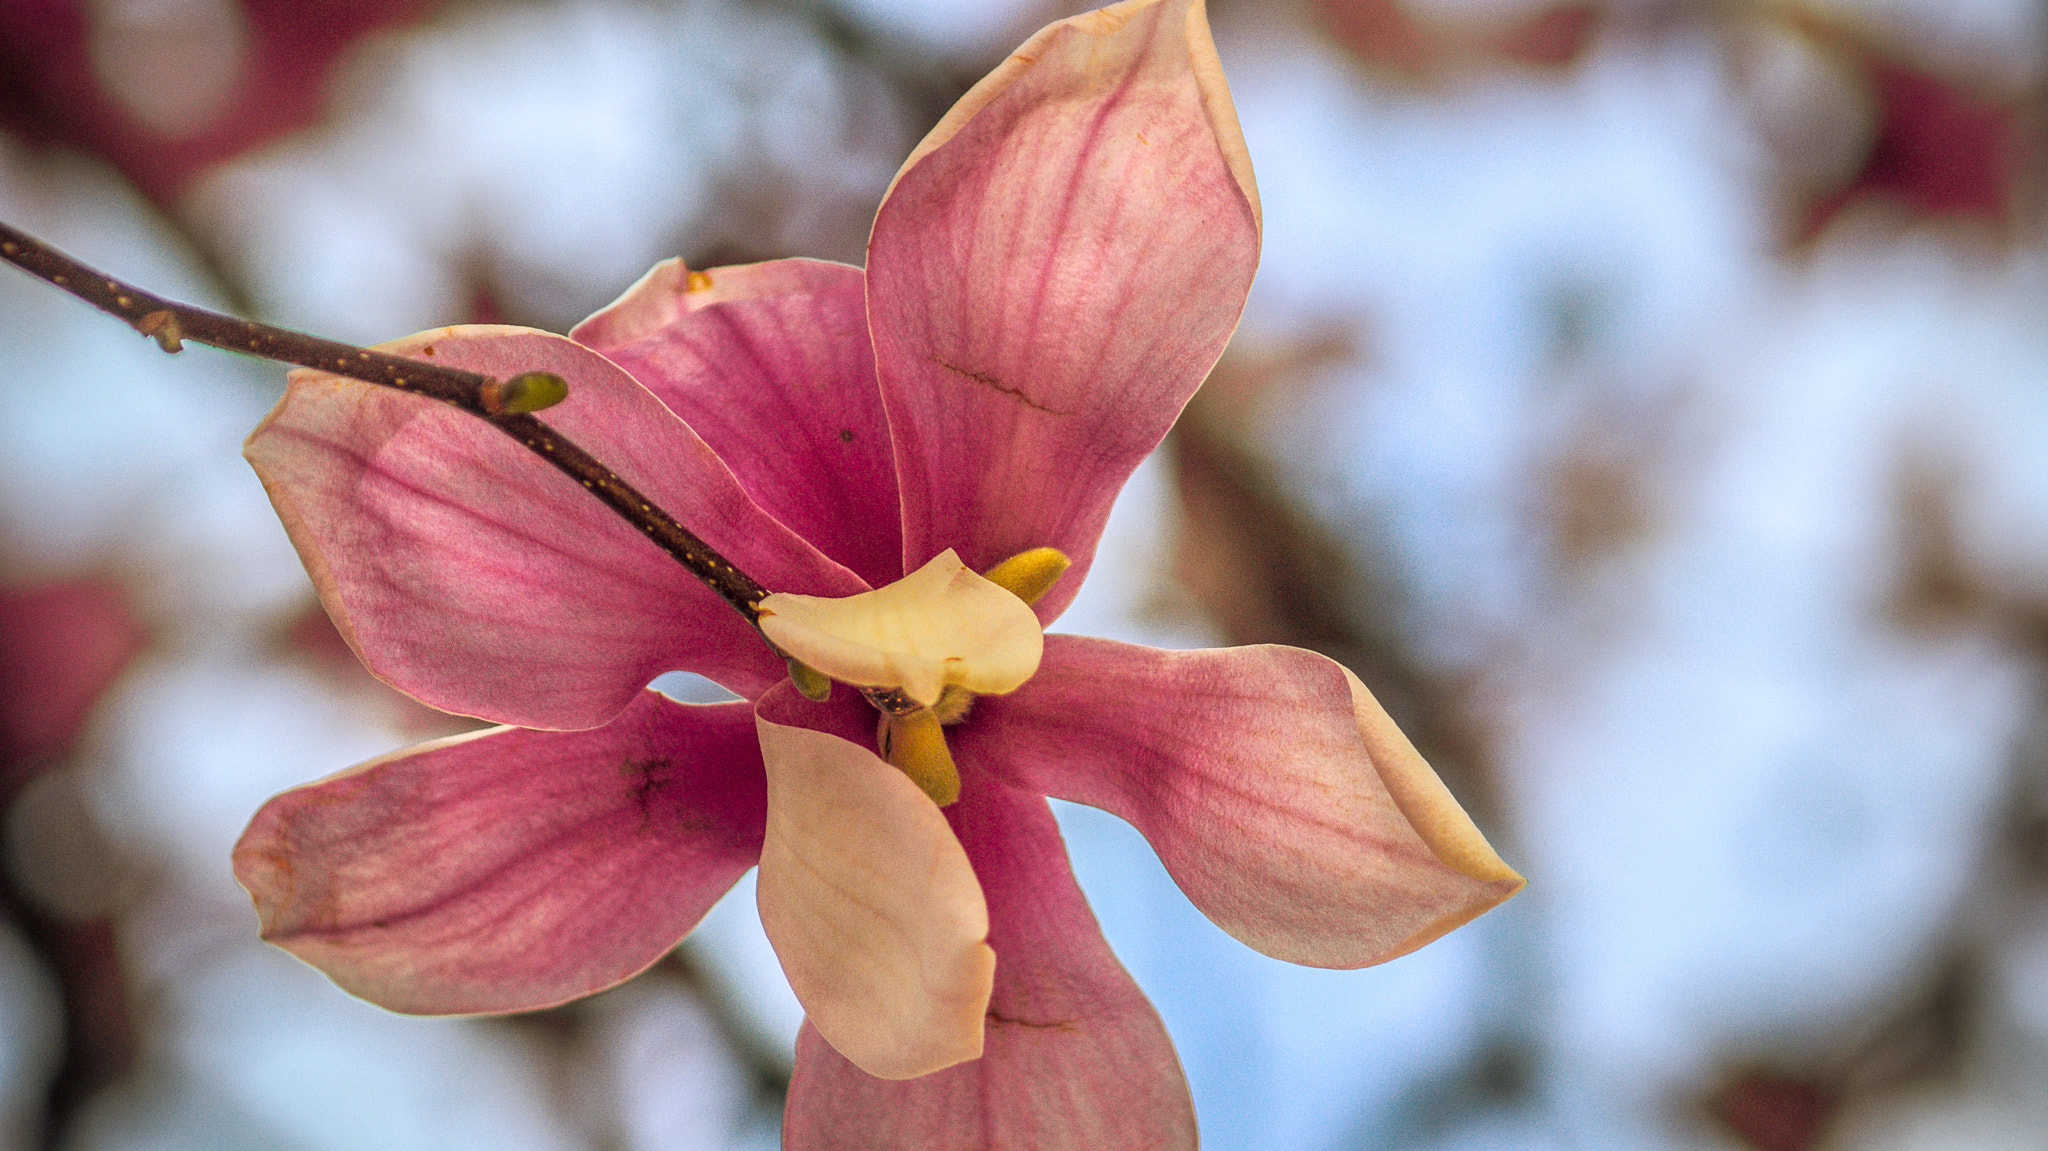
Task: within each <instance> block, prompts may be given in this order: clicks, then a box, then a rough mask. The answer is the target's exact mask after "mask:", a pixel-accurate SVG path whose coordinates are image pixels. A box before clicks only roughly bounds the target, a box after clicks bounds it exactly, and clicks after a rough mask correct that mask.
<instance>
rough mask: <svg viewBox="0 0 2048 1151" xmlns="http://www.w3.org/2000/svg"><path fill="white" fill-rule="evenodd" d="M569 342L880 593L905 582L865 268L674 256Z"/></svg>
mask: <svg viewBox="0 0 2048 1151" xmlns="http://www.w3.org/2000/svg"><path fill="white" fill-rule="evenodd" d="M570 337H571V338H572V339H575V340H578V341H580V342H582V343H584V344H586V345H588V346H590V347H593V348H596V349H597V350H598V351H600V352H603V353H604V354H605V355H606V356H609V357H610V358H611V359H612V360H613V361H615V362H616V363H617V364H618V365H619V366H620V367H623V368H625V369H626V370H627V371H628V372H631V373H632V374H633V378H635V379H637V380H639V381H640V382H641V383H642V384H645V385H646V386H647V388H648V390H650V391H652V392H653V393H654V394H655V395H657V396H659V397H661V400H662V402H663V403H665V404H667V405H668V406H669V407H670V408H671V409H673V410H674V411H675V413H676V414H677V415H679V416H681V417H682V418H683V422H684V423H687V424H689V425H690V427H691V428H692V429H694V430H695V431H696V432H697V434H698V435H700V436H703V437H704V441H705V442H706V443H708V444H710V445H711V447H712V449H713V450H714V451H716V452H717V453H718V455H719V458H721V459H723V460H724V461H725V462H726V464H727V465H728V466H730V467H731V468H732V470H733V473H734V474H735V475H737V476H738V477H739V479H740V483H741V484H742V485H744V486H745V488H746V490H747V494H748V495H750V496H752V497H753V498H754V501H755V502H756V503H758V504H760V505H761V506H762V507H763V508H766V509H767V510H768V512H769V514H771V515H773V516H774V517H775V518H776V519H779V520H781V521H782V522H783V523H784V524H787V525H788V526H789V527H790V528H791V529H793V530H794V531H796V533H797V534H798V535H801V536H803V537H804V538H805V539H807V540H809V541H811V542H812V543H814V544H816V545H818V547H819V548H821V549H823V550H824V552H825V553H826V554H827V555H830V556H831V557H832V558H834V559H836V560H838V561H839V562H840V563H843V564H845V565H846V566H847V567H849V568H852V569H853V570H854V571H856V572H858V573H860V576H861V578H863V579H865V580H867V581H868V582H869V583H871V584H873V585H875V586H876V587H880V586H882V585H883V584H885V583H888V582H889V581H891V580H894V579H895V578H896V577H898V576H900V575H902V574H903V555H902V551H903V547H902V528H901V526H900V523H899V520H900V518H901V517H900V512H899V509H898V504H897V499H896V470H895V461H894V457H893V455H892V453H891V450H890V446H889V424H888V419H887V417H885V416H884V415H883V414H882V394H881V392H880V391H879V390H878V389H877V387H876V384H875V357H874V353H873V351H872V350H871V348H870V345H869V342H868V318H867V298H866V284H865V282H864V280H863V278H862V276H861V271H860V269H859V268H852V267H848V266H847V265H845V264H831V263H826V262H824V261H821V260H776V261H773V262H771V263H766V264H748V265H743V266H740V267H732V268H713V269H711V270H710V271H708V272H692V271H690V270H689V269H688V268H686V267H685V266H684V265H683V262H682V261H681V260H669V261H667V262H665V263H662V264H659V265H657V266H656V267H655V268H654V270H653V271H651V272H649V273H647V275H646V276H645V277H644V278H642V279H641V281H640V282H639V283H638V284H635V285H634V286H633V287H632V289H631V290H629V291H628V292H627V293H626V294H625V295H624V296H621V297H620V298H619V300H618V301H617V302H616V303H614V304H612V305H611V306H610V307H608V308H606V309H605V310H604V311H602V312H599V313H598V314H597V315H595V316H592V317H591V318H590V319H588V320H585V321H584V322H583V323H582V324H580V325H578V326H577V328H576V330H575V331H573V332H571V333H570Z"/></svg>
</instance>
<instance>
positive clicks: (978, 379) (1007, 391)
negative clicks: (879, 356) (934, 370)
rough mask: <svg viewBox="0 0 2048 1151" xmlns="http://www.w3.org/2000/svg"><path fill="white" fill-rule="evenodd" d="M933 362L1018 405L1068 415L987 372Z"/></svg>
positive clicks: (944, 362) (942, 362)
mask: <svg viewBox="0 0 2048 1151" xmlns="http://www.w3.org/2000/svg"><path fill="white" fill-rule="evenodd" d="M932 362H933V363H935V364H937V365H939V366H940V367H942V368H944V369H946V370H947V371H949V372H954V373H956V374H958V375H960V376H963V377H965V378H967V379H970V380H973V381H974V382H975V383H977V384H980V385H982V386H983V387H988V388H993V389H995V390H996V391H998V392H1001V393H1003V394H1004V395H1006V396H1009V397H1011V398H1012V399H1015V400H1016V401H1017V402H1018V403H1021V404H1023V405H1024V406H1025V407H1028V408H1035V409H1037V410H1039V411H1041V412H1044V413H1045V414H1046V415H1049V416H1064V415H1066V414H1067V413H1066V412H1063V411H1061V410H1059V409H1058V408H1049V407H1046V406H1045V405H1044V404H1041V403H1039V402H1038V401H1037V400H1034V399H1032V398H1031V397H1030V396H1028V395H1026V394H1025V393H1024V389H1022V388H1018V387H1012V386H1011V385H1009V384H1006V383H1004V382H1003V381H1001V380H999V379H997V378H996V377H994V376H992V375H989V374H988V373H987V372H977V371H975V370H973V369H972V368H963V367H961V366H960V365H958V364H954V363H948V362H947V361H945V360H942V359H940V358H939V357H937V356H933V357H932Z"/></svg>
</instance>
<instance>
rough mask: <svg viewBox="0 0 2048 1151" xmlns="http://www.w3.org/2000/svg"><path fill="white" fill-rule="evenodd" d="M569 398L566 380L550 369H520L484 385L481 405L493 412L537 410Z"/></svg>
mask: <svg viewBox="0 0 2048 1151" xmlns="http://www.w3.org/2000/svg"><path fill="white" fill-rule="evenodd" d="M568 398H569V381H567V380H565V379H563V378H562V377H560V376H558V375H556V374H554V373H553V372H521V373H520V374H518V375H516V376H513V377H512V378H511V379H509V380H504V381H502V382H500V383H498V384H496V385H495V386H487V387H485V388H484V407H486V408H488V409H490V411H491V413H492V414H493V415H509V414H514V413H518V414H524V413H526V412H537V411H540V410H541V409H542V408H552V407H554V406H555V405H556V404H559V403H561V402H562V401H563V400H566V399H568Z"/></svg>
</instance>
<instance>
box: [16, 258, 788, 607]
mask: <svg viewBox="0 0 2048 1151" xmlns="http://www.w3.org/2000/svg"><path fill="white" fill-rule="evenodd" d="M0 257H5V258H6V260H7V261H8V262H9V263H11V264H14V265H15V266H17V267H19V268H21V269H23V270H25V271H27V272H30V273H32V274H34V275H36V276H40V277H42V278H43V279H45V280H48V281H49V282H50V283H52V284H55V285H56V286H57V287H59V288H62V289H64V290H65V291H67V292H69V293H71V294H72V295H74V296H77V297H78V298H79V299H81V300H84V301H85V302H86V303H88V304H91V305H92V306H94V307H96V308H98V309H100V310H101V311H103V312H107V313H109V314H111V315H114V316H118V317H120V318H121V319H122V320H124V321H126V322H127V324H128V325H129V326H130V327H132V328H134V329H135V330H136V331H138V332H141V333H142V334H143V335H145V336H148V337H150V338H151V339H154V340H155V341H156V342H157V344H158V345H160V346H161V347H162V348H163V350H164V351H166V352H176V351H178V350H179V349H180V348H182V347H183V345H184V342H185V341H186V340H191V341H192V342H194V343H200V344H208V345H211V346H213V347H216V348H224V349H226V350H228V351H231V352H241V353H244V354H246V355H251V356H258V357H261V358H263V359H266V360H281V361H283V362H284V363H287V364H298V365H299V366H301V367H307V368H317V369H319V370H320V371H323V372H332V373H334V374H335V375H338V376H347V377H349V378H350V379H355V380H362V381H364V382H366V383H372V384H378V385H381V386H383V387H387V388H395V389H397V390H399V391H403V392H411V393H413V394H414V395H418V396H424V397H426V398H428V399H432V400H439V401H441V402H442V403H444V404H448V405H450V406H453V407H456V408H460V409H462V410H463V411H465V412H468V413H469V414H470V415H473V416H475V417H477V418H478V419H480V420H484V421H486V422H488V423H490V424H492V425H493V426H495V427H496V428H497V429H498V430H499V431H501V432H504V433H505V434H506V435H508V436H511V437H512V438H513V439H515V440H517V441H519V442H520V443H521V444H524V445H526V447H527V448H528V449H529V450H531V451H532V452H533V453H534V454H535V455H537V456H539V457H540V458H542V459H544V460H546V461H547V462H548V463H550V464H552V465H554V467H556V468H557V469H559V470H560V471H561V472H562V473H563V474H565V475H567V476H568V477H569V478H570V479H573V480H575V481H576V482H577V483H579V484H582V485H583V486H584V487H586V488H588V489H590V492H591V493H592V494H593V495H595V496H597V498H599V499H601V500H603V501H604V502H605V505H606V506H608V507H610V508H611V509H612V511H614V512H616V513H617V514H618V516H619V517H620V518H621V519H623V520H625V521H626V522H627V523H629V524H632V525H633V526H634V527H635V528H638V529H639V530H640V531H641V533H642V534H644V535H646V536H647V538H648V539H650V540H652V541H654V543H655V546H657V547H659V548H661V549H662V550H663V551H665V552H667V553H668V554H669V555H671V556H673V557H674V558H675V560H676V562H678V563H680V564H682V565H683V566H684V567H686V568H688V569H690V572H691V573H692V574H694V575H695V576H696V577H697V578H698V579H700V580H703V581H704V583H705V584H706V586H708V587H710V588H711V590H712V591H714V592H717V593H718V595H719V597H720V598H722V599H724V600H725V602H727V603H729V604H731V605H732V606H733V607H734V608H736V609H738V611H739V613H740V614H741V615H743V616H745V617H746V619H747V622H748V623H754V622H756V621H757V620H758V619H759V618H760V614H761V610H760V604H761V599H762V597H764V596H766V595H767V594H768V592H767V590H766V589H764V588H763V587H762V586H761V585H760V584H758V583H756V582H754V580H753V579H752V578H751V577H750V576H748V575H747V574H746V573H745V572H743V571H741V570H739V569H738V568H736V567H734V566H733V565H732V561H730V560H728V559H726V558H725V557H724V556H722V555H720V554H718V552H717V551H716V550H714V549H713V548H712V547H711V545H709V544H707V543H705V542H704V541H703V540H701V539H698V538H697V536H696V533H694V532H692V531H690V529H688V528H686V527H684V526H683V525H682V524H681V523H679V522H677V521H676V519H675V517H674V516H671V515H669V514H668V513H667V512H665V511H663V510H662V509H661V508H659V507H657V506H656V505H655V503H654V501H652V500H650V499H648V498H647V497H646V496H644V495H641V494H640V492H639V491H638V490H637V489H635V488H634V487H633V486H632V485H631V484H629V483H627V482H626V481H625V480H622V479H620V478H619V477H618V475H617V473H615V472H613V471H612V470H611V469H610V468H607V467H605V466H604V465H603V464H602V463H600V462H598V460H597V458H596V457H595V456H592V455H591V454H590V453H589V452H587V451H584V450H583V449H582V448H580V447H578V446H577V445H576V444H575V443H573V442H572V441H570V440H569V439H568V438H567V437H565V436H563V435H562V434H561V433H560V432H557V431H555V430H554V429H553V428H551V427H549V426H548V425H546V424H544V423H542V422H541V421H540V420H539V419H536V418H535V417H534V416H533V415H532V413H533V412H535V411H537V410H540V409H542V408H545V407H548V406H549V405H551V404H554V403H556V402H559V401H560V400H561V399H562V397H563V396H566V395H567V394H568V385H567V383H566V382H565V381H563V380H562V378H561V377H559V376H556V375H553V374H551V373H547V372H528V373H525V374H523V375H518V376H514V377H512V378H511V379H509V380H499V379H495V378H493V377H491V376H485V375H480V374H478V373H476V372H465V371H462V370H460V369H458V368H450V367H447V366H445V365H441V364H428V363H422V362H420V361H418V360H408V359H405V358H404V357H402V356H391V355H386V354H384V353H383V352H373V351H368V350H366V349H363V348H358V347H354V346H353V345H350V344H343V343H338V342H336V341H334V340H323V339H321V338H320V337H318V336H309V335H306V334H304V333H302V332H294V331H289V330H287V329H284V328H273V327H271V326H269V325H268V324H259V323H256V322H255V321H253V320H242V319H237V318H235V317H234V316H225V315H222V314H221V313H219V312H209V311H207V310H206V309H204V308H195V307H192V306H191V305H189V304H181V303H178V302H177V301H175V300H167V299H164V298H163V297H162V296H157V295H154V294H152V293H149V292H145V291H142V290H141V289H139V288H135V287H132V286H130V285H128V284H124V283H122V282H121V281H119V280H116V279H113V278H111V277H109V276H107V275H105V274H103V273H101V272H99V271H97V270H95V269H93V268H90V267H87V266H86V265H84V264H81V263H79V262H78V261H77V260H74V259H72V258H71V257H70V256H67V255H65V254H64V253H62V252H60V251H58V250H57V249H55V248H52V247H50V246H49V245H48V244H45V243H43V242H42V241H40V240H37V239H36V238H34V237H33V236H30V235H28V234H26V233H24V232H21V231H19V230H17V229H15V228H12V227H10V226H8V225H7V224H5V223H0ZM770 646H773V645H770Z"/></svg>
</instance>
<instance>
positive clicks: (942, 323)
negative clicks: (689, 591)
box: [868, 0, 1259, 620]
mask: <svg viewBox="0 0 2048 1151" xmlns="http://www.w3.org/2000/svg"><path fill="white" fill-rule="evenodd" d="M1258 248H1259V221H1258V211H1257V207H1256V192H1255V191H1254V189H1253V187H1252V182H1251V166H1250V163H1249V161H1248V160H1246V159H1245V152H1244V143H1243V140H1242V138H1241V136H1240V135H1239V133H1238V131H1237V123H1236V116H1235V113H1234V112H1233V111H1232V110H1231V107H1230V99H1229V93H1228V90H1227V89H1226V88H1225V87H1224V84H1223V77H1222V72H1221V70H1220V69H1219V68H1218V66H1217V63H1216V57H1215V50H1214V48H1213V47H1212V46H1211V44H1210V42H1209V32H1208V25H1207V22H1206V21H1205V20H1204V18H1203V16H1202V9H1201V5H1200V4H1199V3H1193V2H1191V0H1138V2H1133V3H1127V4H1119V5H1117V6H1115V7H1113V8H1109V9H1105V10H1103V11H1101V12H1091V13H1088V14H1086V15H1083V16H1077V17H1074V18H1073V19H1070V20H1065V21H1062V22H1060V23H1057V24H1054V25H1052V26H1051V27H1049V28H1047V29H1045V30H1044V31H1043V32H1040V33H1039V34H1038V35H1037V36H1036V37H1034V38H1033V39H1032V40H1031V41H1030V42H1029V43H1027V44H1025V45H1024V47H1022V48H1020V49H1018V51H1017V53H1016V54H1015V55H1013V56H1012V57H1011V58H1010V60H1009V61H1008V62H1007V63H1005V64H1004V65H1003V66H1002V67H1000V68H998V69H997V70H996V71H995V72H993V73H991V74H990V75H989V77H988V78H987V79H985V80H983V81H982V82H981V83H980V84H978V85H976V86H975V88H974V89H973V90H972V91H970V92H969V93H968V94H967V96H966V97H965V98H964V99H962V100H961V102H960V103H959V105H957V106H956V107H955V108H954V110H953V111H952V112H951V113H950V114H949V115H948V116H947V117H946V119H945V120H944V121H942V122H941V123H940V125H939V127H938V128H937V129H935V130H934V131H933V132H932V134H931V136H930V137H928V138H927V139H926V140H925V141H924V143H923V144H921V145H919V147H918V149H917V151H915V152H913V153H912V157H911V160H910V162H909V163H908V164H907V165H906V166H905V167H904V169H903V171H902V173H901V174H899V175H898V176H897V178H896V184H895V186H894V188H892V189H891V191H890V193H889V195H888V197H887V198H886V199H885V200H884V201H883V203H882V208H881V211H880V213H879V215H877V216H876V218H875V228H874V233H873V235H872V236H871V238H870V239H869V241H868V317H869V323H870V327H871V330H872V331H873V332H874V337H875V358H876V364H877V367H878V370H879V371H880V374H881V380H882V397H883V401H884V403H885V404H886V405H887V407H888V411H889V419H890V421H891V425H892V427H893V430H894V435H895V437H896V458H897V470H898V474H899V475H900V476H901V479H902V488H903V503H904V510H903V523H904V540H903V547H904V567H905V570H908V569H911V568H915V567H917V566H918V565H919V564H921V563H923V562H924V561H925V560H927V559H929V558H931V557H932V556H933V555H936V554H938V552H940V551H941V550H943V549H945V548H948V547H952V548H956V549H958V551H959V553H960V557H961V558H962V559H964V560H966V561H967V563H968V565H969V566H971V567H973V568H974V569H975V570H977V571H986V570H987V569H988V568H989V567H991V566H993V565H994V564H996V563H998V562H1000V561H1001V560H1003V559H1006V558H1008V557H1009V556H1011V555H1014V554H1016V553H1018V552H1021V551H1024V550H1025V549H1027V548H1033V547H1039V546H1050V547H1056V548H1058V549H1060V550H1061V551H1063V552H1065V553H1066V554H1067V555H1068V556H1069V557H1071V558H1072V559H1073V561H1074V564H1075V569H1076V570H1074V571H1073V572H1072V573H1070V574H1069V575H1068V576H1067V578H1066V579H1064V580H1062V581H1061V582H1060V583H1059V584H1058V585H1057V586H1056V587H1055V588H1054V589H1053V590H1052V592H1051V593H1049V594H1048V595H1047V596H1045V598H1043V599H1041V600H1040V601H1039V602H1038V603H1037V604H1036V605H1035V606H1036V607H1037V609H1038V613H1039V617H1040V618H1041V619H1046V620H1050V619H1052V618H1053V617H1055V616H1057V615H1058V614H1059V612H1060V611H1061V610H1062V609H1063V608H1064V607H1065V606H1066V604H1067V602H1068V601H1069V600H1071V599H1072V598H1073V595H1074V592H1075V591H1076V590H1077V589H1078V588H1079V586H1080V583H1081V578H1082V576H1083V575H1084V573H1085V571H1086V569H1087V567H1088V564H1089V561H1090V560H1091V559H1092V557H1093V556H1094V552H1095V542H1096V539H1097V537H1098V536H1100V535H1101V532H1102V525H1103V522H1104V520H1105V519H1106V518H1107V516H1108V514H1109V506H1110V503H1111V502H1112V501H1113V500H1114V499H1115V498H1116V493H1117V491H1118V489H1120V488H1121V487H1122V486H1123V483H1124V480H1125V479H1126V478H1128V477H1129V475H1130V473H1131V471H1132V469H1133V468H1135V467H1136V466H1137V465H1138V462H1139V461H1140V460H1142V459H1143V458H1144V456H1145V454H1146V453H1147V452H1149V451H1151V450H1152V448H1153V447H1154V446H1156V445H1157V444H1158V443H1159V441H1160V439H1161V437H1163V436H1164V435H1165V434H1166V430H1167V428H1168V427H1169V426H1171V425H1172V423H1173V420H1174V418H1175V417H1176V416H1177V415H1178V414H1179V412H1180V409H1181V407H1182V405H1184V404H1185V403H1186V402H1187V399H1188V397H1189V396H1190V395H1192V394H1193V393H1194V390H1195V388H1196V386H1197V385H1198V384H1200V383H1201V381H1202V377H1203V376H1204V375H1205V374H1206V373H1207V372H1208V370H1209V367H1210V365H1211V364H1213V363H1215V361H1216V357H1217V356H1218V355H1219V354H1220V353H1221V352H1222V351H1223V345H1224V343H1225V342H1226V341H1227V340H1229V338H1230V333H1231V329H1232V328H1233V327H1234V326H1235V325H1236V323H1237V317H1238V312H1239V311H1240V310H1241V309H1242V308H1243V306H1244V298H1245V292H1246V289H1247V288H1248V287H1249V286H1250V284H1251V279H1252V269H1253V267H1254V265H1255V264H1256V263H1257V261H1258Z"/></svg>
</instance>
